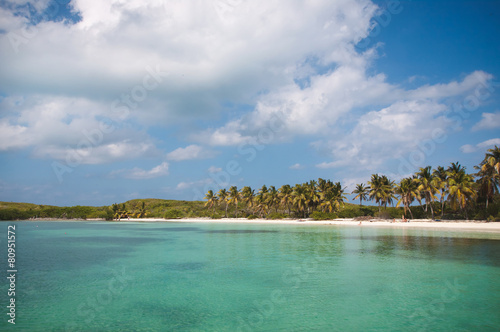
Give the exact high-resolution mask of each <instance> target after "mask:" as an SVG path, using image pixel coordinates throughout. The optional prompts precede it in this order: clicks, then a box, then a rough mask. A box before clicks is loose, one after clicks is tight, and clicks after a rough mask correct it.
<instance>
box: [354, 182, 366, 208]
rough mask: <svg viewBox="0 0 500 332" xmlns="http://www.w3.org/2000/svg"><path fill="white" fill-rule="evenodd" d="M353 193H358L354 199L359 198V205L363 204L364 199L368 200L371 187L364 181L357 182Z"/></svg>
mask: <svg viewBox="0 0 500 332" xmlns="http://www.w3.org/2000/svg"><path fill="white" fill-rule="evenodd" d="M351 194H356V196H355V197H354V198H353V200H356V199H358V198H359V206H363V200H365V201H366V200H367V198H368V195H369V194H370V187H368V186H365V184H364V183H361V184H357V185H356V189H354V190H353V191H352V192H351Z"/></svg>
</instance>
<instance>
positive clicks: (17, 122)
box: [0, 0, 492, 168]
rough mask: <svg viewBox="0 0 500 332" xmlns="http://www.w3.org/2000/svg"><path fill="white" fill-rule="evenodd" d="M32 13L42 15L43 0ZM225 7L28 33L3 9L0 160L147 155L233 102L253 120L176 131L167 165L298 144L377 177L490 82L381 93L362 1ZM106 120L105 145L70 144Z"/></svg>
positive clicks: (384, 86) (88, 8)
mask: <svg viewBox="0 0 500 332" xmlns="http://www.w3.org/2000/svg"><path fill="white" fill-rule="evenodd" d="M11 2H12V1H11ZM16 2H17V3H19V4H22V3H24V2H23V1H21V0H17V1H16ZM12 3H13V2H12ZM37 3H38V5H37V6H38V7H39V8H40V9H39V10H43V8H45V7H44V6H46V3H47V1H45V0H40V1H37ZM224 4H225V3H224ZM224 4H223V5H222V6H221V2H218V1H215V2H199V1H195V0H171V1H168V2H165V1H162V0H153V1H148V2H144V1H139V0H130V1H122V0H110V1H97V0H73V1H72V2H71V5H72V7H71V9H72V10H73V13H74V14H76V13H78V14H79V15H80V17H81V20H79V21H78V22H76V23H75V22H73V23H71V22H69V23H68V22H54V21H50V20H49V21H47V20H45V21H41V22H40V23H38V24H37V25H36V26H35V27H33V28H32V29H29V31H28V30H26V27H27V24H28V22H29V21H28V20H27V18H26V16H23V15H14V11H13V10H12V8H11V7H8V6H7V7H2V9H0V22H1V23H0V28H1V29H2V30H3V31H5V34H4V37H5V38H0V59H2V66H0V76H1V77H2V80H0V92H2V95H3V96H5V95H6V96H7V97H2V99H1V100H0V101H1V104H0V107H1V109H0V110H1V112H2V113H1V114H2V118H1V120H0V129H2V130H1V131H0V138H1V140H0V142H1V143H0V150H2V151H5V150H16V149H25V148H32V151H33V155H34V156H37V157H52V158H56V159H64V158H67V156H68V154H71V153H73V152H77V154H78V155H79V156H80V158H81V159H82V162H86V163H103V162H111V161H114V160H123V159H126V158H141V157H147V156H153V155H157V154H158V153H159V152H158V151H157V149H156V147H155V140H153V139H152V138H151V137H150V135H149V134H148V133H147V129H148V128H149V127H150V126H153V125H154V126H164V127H167V128H172V127H174V128H175V126H176V125H177V124H179V123H184V122H189V121H192V120H193V119H196V121H200V120H201V121H202V120H205V119H213V118H214V115H218V113H220V112H224V111H225V108H224V105H228V104H232V105H237V106H241V105H245V107H246V108H245V109H246V110H248V109H249V108H250V111H245V112H242V113H244V114H243V115H241V113H238V114H237V115H232V114H231V117H229V116H227V117H226V116H224V117H222V118H223V119H228V120H227V121H226V122H225V123H222V125H219V126H213V127H212V128H211V129H206V127H203V128H202V129H201V130H198V129H196V130H192V131H187V132H186V133H183V135H185V137H183V138H185V139H186V140H188V141H190V143H193V144H192V145H189V146H187V147H182V148H178V149H176V150H174V151H171V152H169V153H168V154H167V159H168V160H171V161H182V160H193V159H206V158H212V157H214V156H215V154H216V153H215V152H214V151H212V150H209V149H207V148H206V147H205V145H211V146H237V145H241V144H244V143H248V142H251V141H252V140H255V139H258V140H260V141H261V142H262V141H265V142H266V143H267V144H270V143H279V142H283V141H289V140H292V139H294V138H295V137H297V136H307V137H312V138H313V139H314V140H317V144H316V147H317V148H318V149H321V150H322V151H325V152H326V155H325V159H326V161H325V162H324V163H321V164H319V165H318V167H324V168H328V167H337V166H345V165H350V164H354V165H360V166H363V167H375V166H376V165H377V164H379V163H381V162H383V161H384V160H386V159H387V158H394V157H398V156H401V155H402V154H403V153H404V151H407V150H408V149H411V148H413V147H415V146H416V145H417V144H418V142H419V141H421V140H422V139H424V138H425V137H428V136H426V135H432V132H433V130H436V129H440V128H442V129H443V128H444V129H446V128H448V127H449V124H448V123H447V121H446V116H445V112H446V110H447V109H448V108H449V105H450V103H449V101H448V100H447V99H450V98H451V99H453V98H463V97H464V96H467V95H468V94H470V92H472V91H473V90H474V89H475V88H476V87H477V85H478V84H487V82H488V80H491V79H492V75H490V74H488V73H485V72H480V71H478V72H474V73H471V74H469V75H466V76H465V78H464V79H463V80H462V81H452V82H442V83H439V84H434V85H424V86H420V87H417V88H415V89H412V90H408V89H404V88H402V87H401V86H399V85H397V84H391V83H389V82H388V80H387V77H386V76H385V75H384V74H383V73H377V72H374V71H373V70H371V69H372V65H373V62H374V61H375V60H376V58H377V57H378V50H377V47H379V46H376V47H375V48H369V49H365V50H363V51H362V52H360V51H359V50H358V49H356V47H355V45H356V44H357V43H358V42H359V41H361V40H362V39H363V38H365V37H367V36H368V35H369V33H370V30H371V29H372V28H373V24H372V22H371V19H372V18H373V17H374V15H376V13H377V6H376V5H374V4H373V3H372V2H371V1H369V0H356V1H353V0H338V1H330V0H318V1H293V2H289V1H287V2H283V1H268V0H255V1H236V2H231V5H230V6H224ZM38 7H37V8H38ZM9 8H10V9H9ZM139 27H140V28H139ZM485 82H486V83H485ZM248 105H250V107H248ZM367 108H369V112H368V113H367ZM120 110H121V113H120V112H119V113H120V114H116V113H117V111H120ZM240 115H241V116H240ZM104 119H108V120H111V122H113V123H114V125H115V126H116V129H115V130H114V132H113V135H103V137H102V139H101V138H99V139H98V141H99V142H97V143H95V144H94V143H92V145H91V147H90V148H89V147H88V146H81V144H80V143H81V142H82V139H85V134H84V132H85V131H86V132H87V133H88V132H90V131H92V130H96V129H98V128H100V127H99V126H100V125H101V123H102V121H103V120H104ZM478 126H479V127H478V128H480V127H481V125H480V124H478ZM165 135H168V132H167V133H166V134H165ZM96 137H98V136H94V138H96ZM96 139H97V138H96ZM188 144H189V143H188Z"/></svg>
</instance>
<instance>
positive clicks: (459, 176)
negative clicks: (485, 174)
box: [448, 168, 477, 219]
mask: <svg viewBox="0 0 500 332" xmlns="http://www.w3.org/2000/svg"><path fill="white" fill-rule="evenodd" d="M452 175H453V176H451V177H450V179H449V180H448V186H449V195H448V200H449V201H450V206H451V208H452V209H454V210H456V209H457V208H460V210H462V211H463V212H465V217H466V218H467V219H469V215H468V213H467V205H468V203H469V202H471V201H472V200H473V199H475V198H476V196H477V192H476V190H475V188H474V187H475V183H474V179H473V177H472V176H471V175H469V174H466V173H465V168H463V169H462V170H460V171H458V172H456V173H452Z"/></svg>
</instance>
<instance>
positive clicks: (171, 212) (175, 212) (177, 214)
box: [164, 209, 183, 219]
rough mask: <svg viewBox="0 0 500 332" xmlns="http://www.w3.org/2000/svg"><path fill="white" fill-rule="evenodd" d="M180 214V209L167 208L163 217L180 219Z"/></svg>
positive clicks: (181, 214)
mask: <svg viewBox="0 0 500 332" xmlns="http://www.w3.org/2000/svg"><path fill="white" fill-rule="evenodd" d="M182 216H183V213H182V211H179V210H177V209H171V210H167V212H165V216H164V218H165V219H180V218H182Z"/></svg>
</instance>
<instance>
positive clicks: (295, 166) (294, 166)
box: [289, 163, 304, 170]
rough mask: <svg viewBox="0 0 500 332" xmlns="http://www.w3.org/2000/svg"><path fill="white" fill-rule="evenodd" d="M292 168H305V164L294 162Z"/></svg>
mask: <svg viewBox="0 0 500 332" xmlns="http://www.w3.org/2000/svg"><path fill="white" fill-rule="evenodd" d="M289 168H290V169H295V170H298V169H304V166H303V165H301V164H299V163H297V164H293V165H292V166H290V167H289Z"/></svg>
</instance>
